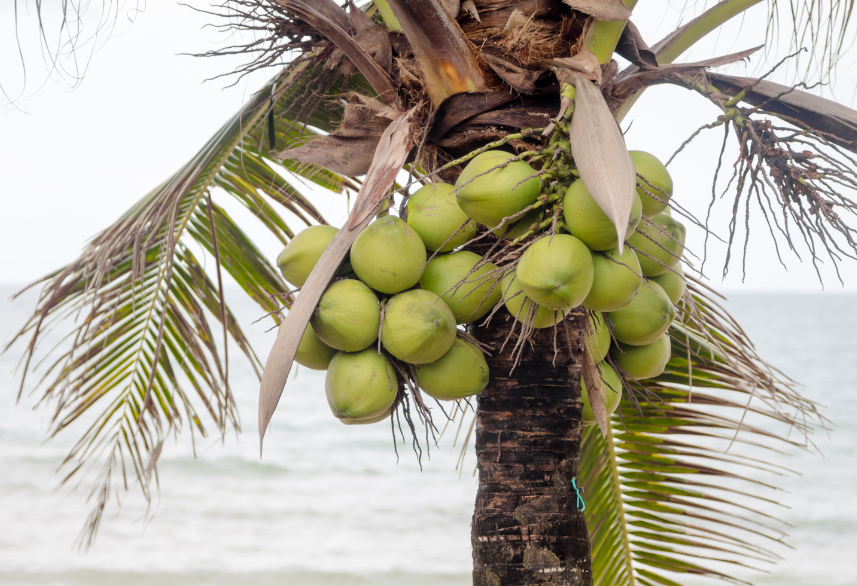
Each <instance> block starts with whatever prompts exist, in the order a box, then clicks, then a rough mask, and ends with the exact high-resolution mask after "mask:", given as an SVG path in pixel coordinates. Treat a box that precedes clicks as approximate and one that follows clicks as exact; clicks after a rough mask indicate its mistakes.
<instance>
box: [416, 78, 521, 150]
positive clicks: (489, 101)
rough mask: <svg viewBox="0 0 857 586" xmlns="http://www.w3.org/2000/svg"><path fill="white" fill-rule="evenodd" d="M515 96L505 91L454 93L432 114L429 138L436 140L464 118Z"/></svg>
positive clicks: (499, 104)
mask: <svg viewBox="0 0 857 586" xmlns="http://www.w3.org/2000/svg"><path fill="white" fill-rule="evenodd" d="M514 99H515V96H513V95H512V94H510V93H509V92H508V91H505V92H465V93H460V94H455V95H454V96H450V97H448V98H447V99H445V100H444V101H443V102H442V103H441V104H440V106H439V107H438V109H437V111H436V112H435V116H434V124H433V125H432V127H431V131H430V133H429V137H428V138H429V140H430V141H432V142H437V141H438V140H440V139H442V138H443V137H444V136H445V135H446V133H447V132H449V131H450V130H451V129H452V128H453V127H455V126H457V125H458V124H460V123H462V122H464V121H465V120H467V119H469V118H472V117H473V116H476V115H477V114H481V113H483V112H490V111H491V110H496V109H497V108H500V107H502V106H505V105H506V104H509V103H511V102H512V101H514Z"/></svg>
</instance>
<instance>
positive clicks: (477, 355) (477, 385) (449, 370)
mask: <svg viewBox="0 0 857 586" xmlns="http://www.w3.org/2000/svg"><path fill="white" fill-rule="evenodd" d="M415 370H416V373H417V382H418V383H419V385H420V388H421V389H422V390H424V391H425V392H426V393H427V394H428V395H429V396H430V397H434V398H435V399H438V400H440V401H454V400H456V399H462V398H464V397H470V396H471V395H478V394H479V393H481V392H482V391H483V390H485V387H487V386H488V364H487V363H486V362H485V356H484V355H483V354H482V351H481V350H480V349H479V348H477V347H476V346H474V345H473V344H471V343H469V342H465V341H464V340H462V339H460V338H456V339H455V341H454V342H453V343H452V347H451V348H450V349H449V351H448V352H447V353H446V354H444V355H443V356H441V357H440V358H439V359H438V360H435V361H434V362H432V363H430V364H419V365H417V367H416V369H415Z"/></svg>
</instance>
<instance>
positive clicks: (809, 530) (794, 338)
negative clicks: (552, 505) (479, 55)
mask: <svg viewBox="0 0 857 586" xmlns="http://www.w3.org/2000/svg"><path fill="white" fill-rule="evenodd" d="M11 292H12V291H11V290H8V289H7V290H0V295H2V299H0V335H2V341H3V342H4V343H5V342H6V341H7V340H8V339H9V338H10V337H11V335H12V334H13V333H14V331H16V329H17V328H18V327H20V325H21V324H22V323H23V321H24V319H25V318H26V317H27V314H28V312H29V311H30V310H31V308H32V305H33V303H34V299H35V298H34V297H33V296H32V295H30V296H24V297H23V298H22V299H20V300H17V301H15V302H11V301H9V300H8V296H9V294H10V293H11ZM228 297H230V298H231V300H232V302H233V304H234V309H235V311H236V313H237V314H238V315H239V317H240V318H241V320H242V324H243V325H244V327H245V331H246V332H247V334H248V336H249V338H250V339H251V341H252V342H253V343H254V345H255V347H256V349H257V351H258V352H259V355H260V356H261V357H262V359H263V361H264V357H265V356H266V355H267V352H268V350H269V348H270V346H271V344H272V343H273V340H274V336H275V332H271V331H267V330H268V329H269V328H270V323H267V324H266V323H259V324H256V325H250V322H251V321H253V319H254V318H255V317H259V315H258V314H259V313H260V312H259V310H258V309H256V308H254V306H253V305H252V304H251V303H248V302H246V301H245V300H244V298H243V297H242V294H241V293H240V292H238V291H234V292H230V293H229V294H228ZM855 305H857V297H855V296H846V295H809V296H793V295H735V296H733V297H732V298H731V299H730V301H729V303H728V308H729V309H730V311H731V312H732V313H733V314H734V315H735V317H736V318H738V320H739V322H740V323H741V324H742V326H743V327H744V329H745V330H746V331H747V333H748V334H749V335H750V337H751V338H752V339H753V340H754V341H755V343H756V345H757V348H758V350H759V352H760V354H761V355H762V356H763V357H764V358H765V359H767V360H768V361H770V362H771V363H773V364H775V365H777V366H779V367H781V368H782V369H783V370H784V371H785V372H786V374H788V375H790V376H791V377H793V378H795V379H796V380H798V381H799V382H801V383H803V384H804V385H805V388H804V391H805V393H806V394H807V396H808V397H809V398H811V399H813V400H815V401H818V402H819V403H822V404H824V405H826V406H827V408H826V409H825V410H824V413H825V414H826V415H827V416H828V417H829V418H830V419H831V420H832V422H833V423H834V424H835V426H836V427H835V428H834V430H833V431H832V432H831V433H830V434H829V435H828V434H826V433H821V434H818V435H816V436H815V438H814V441H815V442H816V446H817V448H818V450H819V451H821V452H822V453H823V456H822V455H818V454H810V453H804V452H800V451H796V450H790V452H789V454H788V455H783V456H778V457H776V458H773V461H774V463H776V464H780V465H783V466H786V467H788V468H790V469H793V470H796V471H798V472H800V473H802V476H787V477H784V478H776V479H771V478H768V479H767V480H775V481H776V482H777V483H779V485H780V486H782V487H783V488H785V489H786V490H787V491H788V492H786V493H780V495H781V496H780V497H779V498H780V500H781V502H782V504H784V505H785V506H786V507H788V508H782V509H780V510H778V511H776V513H777V514H778V515H779V516H780V517H781V518H783V519H784V520H785V521H786V522H788V523H789V524H790V525H791V527H787V528H786V532H787V533H789V537H788V539H787V541H788V543H789V545H790V546H792V547H794V549H788V548H787V547H785V546H781V547H780V546H777V545H774V550H775V551H776V552H777V553H779V554H780V555H782V556H783V557H784V558H785V561H783V562H781V563H780V564H778V565H776V566H773V567H771V568H770V573H769V574H761V573H758V572H749V571H744V570H740V569H739V570H736V575H738V576H740V577H743V578H748V579H751V580H753V581H754V582H755V583H757V584H760V585H773V584H776V585H780V586H797V585H801V586H803V585H807V584H825V585H826V586H845V585H850V584H857V570H855V569H854V564H853V549H854V547H855V545H857V504H855V500H854V497H855V488H854V487H855V486H857V467H855V464H857V458H855V456H856V455H857V447H855V446H857V422H855V421H857V337H855V332H857V309H855ZM21 351H22V349H21V347H20V346H17V347H15V348H13V350H11V351H10V352H7V353H6V354H4V355H2V356H0V584H2V585H19V584H20V585H25V584H27V585H31V584H38V585H57V586H60V585H62V586H84V585H86V586H100V585H128V586H137V585H140V586H143V585H147V586H148V585H155V584H158V585H162V584H168V585H175V586H190V585H194V586H196V585H199V586H202V585H227V584H228V585H248V586H257V585H258V586H263V585H268V584H270V585H274V584H277V585H285V584H288V585H289V586H293V585H308V586H311V585H337V586H358V585H359V586H363V585H366V586H368V585H372V586H376V585H377V586H386V585H394V584H395V585H415V586H422V585H425V586H429V585H431V586H459V585H461V586H463V585H466V584H470V567H471V552H470V518H471V515H472V510H473V503H474V497H475V492H476V479H475V477H474V475H473V471H474V464H475V460H474V456H473V453H472V446H471V450H470V452H469V453H468V454H467V455H466V457H465V460H464V464H463V466H461V467H459V469H458V470H457V469H456V462H457V460H458V457H459V449H460V445H461V440H460V438H459V442H458V445H456V446H454V445H453V438H454V435H455V433H454V432H455V430H454V429H447V431H446V433H445V435H444V436H443V438H442V439H441V441H440V442H439V446H434V445H432V446H431V451H430V453H424V454H423V457H422V470H421V469H420V464H419V463H418V461H417V458H416V456H415V454H414V452H413V449H412V446H411V444H410V437H409V436H406V438H407V439H408V442H407V443H406V444H403V443H402V440H401V438H400V439H399V444H398V457H397V455H396V453H395V452H394V449H393V440H392V436H391V429H390V427H389V426H388V425H386V424H379V425H371V426H345V425H342V424H340V423H339V422H337V421H336V420H335V419H334V418H333V417H332V416H331V415H330V411H329V409H328V406H327V403H326V400H325V398H324V389H323V373H317V372H313V371H309V370H306V369H298V372H297V373H296V376H295V378H293V380H291V381H290V382H289V384H288V386H287V389H286V392H285V393H284V395H283V398H282V399H281V400H280V404H279V407H278V409H277V412H276V414H275V416H274V419H273V423H272V426H271V429H270V430H269V432H268V435H267V437H266V440H265V451H264V456H263V457H262V458H261V459H260V458H259V444H258V428H257V425H256V409H257V395H258V381H257V379H256V378H255V376H254V375H253V373H252V370H251V369H250V368H249V366H248V365H247V364H246V363H245V362H244V361H243V360H242V359H241V358H240V357H236V353H237V351H236V350H235V348H234V346H233V347H232V354H231V355H232V362H231V370H230V374H231V380H232V386H233V390H234V392H235V395H236V398H237V403H238V406H239V409H240V413H241V417H242V419H241V426H242V431H241V433H240V434H235V433H230V434H229V435H228V436H227V437H226V438H219V437H209V438H197V441H196V456H194V450H193V447H192V445H191V442H190V436H189V435H188V434H187V433H186V430H185V432H184V433H181V434H180V435H179V437H178V439H177V440H172V439H171V440H169V441H168V442H167V444H166V446H165V448H164V451H163V455H162V456H161V458H160V464H159V468H158V470H159V473H158V479H159V487H160V488H159V490H158V491H157V493H156V495H155V497H154V499H153V502H152V503H151V505H150V506H149V507H147V506H146V504H145V503H144V502H143V501H142V499H141V498H140V497H139V496H138V494H137V492H136V490H137V487H136V486H132V487H131V491H130V492H129V493H128V494H124V493H120V496H121V498H122V506H121V508H119V507H117V506H116V505H115V502H112V503H111V505H110V506H109V507H108V510H107V513H106V515H105V518H104V520H103V524H102V528H101V531H100V532H99V534H98V538H97V541H96V543H95V545H94V546H93V547H92V548H91V550H90V551H89V552H88V553H85V554H81V553H79V552H78V550H77V549H76V548H75V539H76V537H77V536H78V533H79V531H80V529H81V527H82V526H83V524H84V522H85V519H86V516H87V514H88V512H89V508H90V506H91V503H87V502H86V497H87V491H88V488H89V486H90V484H89V482H90V481H91V479H92V477H91V476H90V477H88V478H87V479H86V480H84V482H83V483H82V484H81V485H80V486H79V487H78V488H77V489H76V490H72V489H73V488H74V485H66V486H63V487H58V485H59V480H60V476H58V475H57V474H56V470H57V468H58V467H59V465H60V463H61V462H62V459H63V457H64V456H65V454H66V453H67V452H68V450H69V448H70V447H71V446H72V444H73V442H74V440H75V439H76V436H75V434H74V432H75V431H77V432H78V433H79V430H71V431H72V433H66V434H61V435H60V436H59V437H57V438H55V439H52V440H50V441H46V436H45V432H46V430H47V426H48V423H49V421H48V413H46V412H45V411H43V410H35V411H34V410H33V409H32V407H33V406H34V404H35V402H36V399H37V397H35V396H30V395H27V393H26V390H27V389H25V395H24V397H23V398H22V399H21V401H19V402H18V403H17V404H16V401H15V396H16V393H17V385H18V380H19V379H18V376H17V375H16V374H15V373H14V369H15V367H16V364H17V361H18V358H19V357H20V355H21ZM34 380H35V379H34ZM28 388H30V387H28ZM421 439H422V442H421V443H422V447H423V450H425V448H426V442H425V438H421ZM696 583H698V582H696Z"/></svg>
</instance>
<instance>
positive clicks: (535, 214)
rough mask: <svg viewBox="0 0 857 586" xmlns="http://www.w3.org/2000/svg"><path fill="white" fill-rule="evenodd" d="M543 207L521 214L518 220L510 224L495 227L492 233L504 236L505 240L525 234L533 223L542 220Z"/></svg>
mask: <svg viewBox="0 0 857 586" xmlns="http://www.w3.org/2000/svg"><path fill="white" fill-rule="evenodd" d="M543 212H544V210H543V209H541V208H538V209H535V210H530V211H528V212H527V213H526V214H524V215H523V216H521V219H520V220H517V221H515V222H514V223H512V224H511V225H506V226H503V227H502V228H497V229H496V230H494V231H493V232H494V234H496V235H497V236H500V237H502V238H505V239H506V240H514V239H515V238H518V237H520V236H523V235H524V234H526V233H527V232H528V231H529V230H530V229H531V228H532V227H533V225H534V224H538V223H539V222H541V220H542V213H543Z"/></svg>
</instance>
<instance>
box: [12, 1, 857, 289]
mask: <svg viewBox="0 0 857 586" xmlns="http://www.w3.org/2000/svg"><path fill="white" fill-rule="evenodd" d="M192 3H193V4H194V5H197V6H201V7H205V4H204V3H201V2H198V1H197V2H192ZM12 4H13V3H12V2H4V3H2V4H0V85H2V87H3V89H4V90H5V91H6V92H7V94H10V95H11V97H12V98H14V99H15V107H11V106H8V105H7V106H6V107H5V108H0V169H2V171H3V174H2V175H3V185H2V187H0V200H2V208H0V250H3V251H4V254H2V255H0V284H23V283H25V282H29V281H32V280H34V279H36V278H38V277H39V276H41V275H43V274H45V273H46V272H49V271H51V270H53V269H56V268H58V267H60V266H61V265H62V264H64V263H65V262H67V261H69V260H71V259H72V258H73V257H74V256H75V255H76V253H77V252H78V251H79V250H80V248H81V247H82V246H83V244H84V243H85V241H86V240H87V239H88V238H89V237H91V236H92V235H94V234H95V233H96V232H98V231H99V230H100V229H102V228H103V227H105V226H107V225H108V224H109V223H110V222H112V221H113V220H114V219H115V218H116V217H117V216H118V215H120V214H121V213H122V212H123V211H125V210H126V209H127V208H128V207H130V206H131V205H132V204H133V203H134V202H135V201H136V200H138V199H139V198H140V197H142V196H143V195H144V194H145V193H146V192H147V191H149V190H150V189H151V188H152V187H154V186H155V185H157V184H159V183H160V182H161V181H163V180H164V179H165V178H166V177H168V176H169V175H170V174H171V173H173V172H175V171H176V170H177V169H178V168H179V167H180V166H181V165H182V164H183V163H184V162H185V161H186V160H188V159H189V158H190V157H191V156H193V154H194V153H195V152H196V151H197V150H198V149H199V148H200V147H201V146H202V145H203V143H204V142H205V141H206V140H207V139H208V138H209V137H210V136H211V135H212V134H213V133H214V132H215V131H216V130H217V129H218V128H219V127H220V125H221V124H222V123H223V122H225V121H226V120H227V119H228V118H229V116H230V115H231V114H233V113H234V112H235V111H236V110H238V109H239V108H240V106H241V104H242V103H243V101H244V100H245V98H246V97H248V96H249V95H250V94H251V93H252V92H253V91H254V90H255V89H257V88H258V87H260V86H261V85H262V84H263V83H264V82H265V80H266V79H267V78H268V77H270V76H272V75H273V74H274V70H271V71H270V72H264V73H261V74H255V75H253V76H251V77H249V78H247V79H245V80H243V81H241V82H240V83H239V84H238V85H237V86H235V87H233V88H225V87H224V86H226V85H227V84H228V83H232V81H234V80H231V79H230V80H227V81H224V80H215V81H210V82H206V83H203V81H204V80H205V79H206V78H209V77H212V76H214V75H217V74H219V73H224V72H227V71H229V70H231V69H232V68H234V67H235V66H236V65H237V64H239V63H241V62H242V60H241V59H240V58H237V59H231V58H230V59H227V58H213V59H199V58H193V57H187V56H180V55H179V53H198V52H202V51H206V50H209V49H212V48H215V47H217V46H221V45H222V44H223V42H224V41H225V40H227V39H225V37H224V35H223V34H222V33H217V32H216V31H213V30H212V29H210V28H209V29H203V28H202V27H203V25H205V24H206V23H207V22H210V21H211V20H212V18H213V17H210V16H207V15H202V14H199V13H195V12H193V11H192V10H190V9H189V8H186V7H183V6H179V5H178V4H177V3H176V2H173V1H161V2H157V3H155V2H152V3H149V4H148V5H147V6H145V7H143V8H144V10H143V11H142V12H141V11H137V10H135V8H134V6H133V2H132V3H131V4H127V5H125V6H124V7H123V8H122V9H121V10H120V12H119V14H118V18H117V19H116V26H115V28H114V30H113V32H112V34H110V35H109V39H108V35H103V36H102V38H101V39H100V41H99V44H98V47H99V48H98V50H97V51H95V52H94V54H90V53H91V45H90V46H85V47H83V48H82V49H78V52H77V57H78V62H79V63H81V64H82V65H84V66H87V68H86V71H85V76H84V79H83V81H82V82H81V83H80V84H78V85H77V86H76V87H73V88H72V87H71V85H70V83H69V77H68V76H67V75H66V76H60V75H57V74H56V73H54V74H52V75H48V74H47V73H46V69H45V67H44V65H43V61H42V59H41V53H40V52H39V47H38V45H37V44H35V43H34V35H33V34H32V32H33V30H34V29H33V26H32V25H33V23H34V21H33V18H32V15H31V14H30V15H28V14H26V10H25V9H24V8H19V12H20V13H21V14H19V19H20V22H21V23H22V24H21V27H20V29H21V31H22V43H23V45H24V49H25V52H26V55H27V57H28V58H27V64H28V78H27V83H26V86H24V83H23V78H22V70H21V62H20V59H19V58H18V57H17V47H16V45H15V36H14V33H15V28H14V13H13V7H12ZM19 4H32V2H29V3H28V2H26V1H19ZM95 4H100V3H95ZM679 4H681V3H679ZM57 6H58V2H55V3H52V4H49V5H48V6H47V7H46V9H51V8H56V7H57ZM641 6H642V7H643V8H647V9H650V12H647V13H643V14H640V15H638V16H637V17H636V18H635V21H636V22H637V25H638V27H639V28H640V30H641V31H642V33H643V35H644V37H645V38H646V39H647V40H648V41H649V42H650V43H651V44H653V43H654V42H655V41H657V40H658V39H659V38H661V37H662V36H663V35H664V34H666V33H667V32H669V30H671V29H672V28H673V27H674V24H675V23H676V22H677V20H678V18H679V12H678V9H673V8H670V7H669V4H668V3H667V2H664V1H663V0H651V1H650V2H647V3H641ZM657 6H663V11H662V12H658V10H657V8H656V7H657ZM765 11H766V9H765V7H764V5H761V6H758V7H756V8H754V9H752V12H751V14H750V15H749V16H748V17H747V18H746V20H745V21H744V22H743V23H735V24H734V26H730V27H728V28H727V29H726V30H724V31H723V32H721V33H720V34H719V35H711V37H712V38H710V39H708V40H707V41H706V42H705V43H703V44H702V45H700V46H698V47H697V48H695V49H694V50H693V51H692V52H691V53H689V54H688V55H685V56H684V57H683V58H682V59H681V60H700V59H704V58H707V57H711V56H713V55H715V54H724V53H729V52H733V51H737V50H741V49H745V48H749V47H753V46H756V45H760V44H762V43H763V42H764V40H765V27H764V19H765V16H766V13H765ZM688 17H689V16H687V17H686V18H688ZM130 19H133V21H134V22H133V23H131V22H130ZM104 41H106V42H104ZM786 53H787V51H785V50H782V51H778V52H777V54H776V55H773V56H772V58H771V59H772V60H773V61H775V60H776V59H778V58H780V57H782V56H784V55H785V54H786ZM763 61H764V56H761V57H759V58H755V59H754V60H753V62H752V63H751V64H750V65H749V66H745V65H737V66H734V67H732V68H731V69H730V70H729V72H732V73H735V74H738V75H741V74H751V73H753V72H755V71H757V69H758V70H761V71H764V70H765V68H764V66H763ZM853 62H854V59H853V54H849V56H848V58H847V59H846V62H845V63H844V64H843V65H844V66H843V67H842V68H841V73H840V78H839V79H837V80H836V84H834V85H833V86H832V87H829V88H827V89H826V90H825V92H826V93H827V95H830V93H831V92H833V91H835V95H836V97H837V98H838V100H839V101H840V102H843V103H845V104H848V105H851V104H852V103H853V102H854V87H855V80H857V72H855V70H854V68H853V67H851V66H852V64H853ZM66 63H68V61H66ZM849 70H850V71H849ZM779 79H780V80H783V77H782V76H781V77H780V78H779ZM2 99H3V98H2V96H0V100H2ZM718 113H719V112H718V110H717V109H716V108H715V107H714V106H713V105H711V104H709V103H707V102H706V101H705V100H703V99H702V98H700V97H697V96H695V95H693V94H691V93H689V92H687V91H685V90H682V89H679V88H674V87H667V86H659V87H655V88H652V89H650V90H648V92H647V93H646V94H645V96H644V97H643V98H642V99H641V100H640V101H639V103H638V104H637V105H636V106H635V108H634V109H633V111H632V112H631V114H630V115H629V117H628V118H627V119H626V121H625V124H624V125H623V126H627V124H628V123H629V122H631V121H633V124H632V126H631V129H630V131H629V132H628V133H627V135H626V139H627V142H628V146H629V148H632V149H641V150H647V151H650V152H652V153H654V154H655V155H657V156H658V157H661V158H662V160H666V159H667V158H669V156H670V155H671V154H672V152H673V151H674V150H675V149H676V148H677V147H678V146H679V145H680V144H681V143H682V141H683V140H684V139H685V138H686V137H687V136H689V135H690V134H691V133H692V132H693V131H694V130H695V129H696V128H698V127H699V126H701V125H703V124H706V123H708V122H711V121H713V120H714V119H716V117H717V115H718ZM721 139H722V134H721V130H719V129H718V130H715V131H712V132H711V133H710V134H708V135H703V136H702V137H700V138H699V139H697V142H695V143H694V145H692V146H691V147H690V148H689V149H688V150H686V151H685V153H683V154H682V155H681V156H680V157H679V158H677V159H676V161H675V162H674V163H673V164H672V165H671V166H670V171H671V173H672V174H673V177H674V180H675V185H676V189H675V197H676V198H677V199H678V200H679V201H680V202H681V204H682V205H683V206H685V207H687V208H689V209H691V210H693V211H694V212H695V213H696V214H697V216H698V217H701V218H704V216H705V211H706V209H707V207H708V203H709V200H710V194H711V177H712V176H713V171H714V166H715V164H716V155H717V152H718V151H719V148H720V141H721ZM735 152H736V146H735V144H734V143H730V145H729V146H728V147H727V151H726V161H728V162H729V164H731V161H732V160H734V156H735ZM312 198H313V200H314V201H315V203H316V205H317V206H318V207H319V209H320V210H321V211H322V213H324V214H325V215H326V216H327V217H328V219H329V221H331V223H337V222H341V221H342V219H344V217H345V202H344V197H343V196H337V195H327V194H315V195H313V196H312ZM226 199H227V198H226V197H223V196H221V200H220V201H221V203H224V200H226ZM227 208H228V209H230V210H232V209H234V208H233V207H232V206H229V205H228V204H227ZM730 210H731V202H730V201H728V198H727V201H723V202H720V203H719V205H718V206H716V207H715V212H714V214H713V216H712V218H713V222H712V226H713V227H714V230H715V232H717V233H718V234H721V235H724V236H725V234H726V227H727V225H728V219H729V212H730ZM755 211H756V213H755V214H754V220H753V221H752V222H751V233H752V234H753V237H751V240H750V248H749V254H748V275H747V278H746V282H745V283H744V284H743V285H742V283H741V266H740V254H741V248H742V247H743V236H742V238H741V240H739V241H738V242H737V245H736V250H735V252H734V253H733V254H737V255H738V258H739V262H737V263H736V264H734V265H733V266H732V268H731V272H730V274H729V276H728V277H727V279H726V280H725V281H723V282H721V279H720V269H721V268H722V263H723V258H724V252H725V249H724V247H723V246H713V247H710V248H709V261H708V264H707V265H706V273H707V275H708V276H709V277H710V278H711V279H712V281H713V283H714V284H715V285H716V286H717V287H718V288H719V289H721V290H724V291H737V290H741V291H757V290H765V291H820V290H821V288H820V286H819V284H818V281H817V279H816V277H815V272H814V270H813V269H812V267H811V265H810V264H809V263H808V262H803V263H801V262H800V261H799V260H798V259H797V258H796V257H795V256H794V255H793V254H785V255H784V258H785V260H786V264H787V266H788V272H786V271H785V270H784V269H783V268H782V267H781V266H780V264H779V262H778V261H777V259H776V256H775V253H774V249H773V246H772V245H771V242H770V238H769V237H768V236H767V226H766V225H765V223H764V220H763V219H762V217H761V215H760V214H759V213H758V209H757V210H755ZM239 214H240V212H239ZM242 218H243V216H242ZM855 220H857V218H855V219H852V220H851V222H852V224H857V221H855ZM742 223H743V221H742ZM685 224H686V225H687V226H688V248H689V249H690V250H691V251H693V252H695V253H696V254H698V255H701V254H702V242H703V238H704V234H703V231H702V230H701V229H699V228H695V227H693V226H691V224H690V222H688V221H685ZM251 234H252V235H253V237H254V239H258V240H257V244H258V245H259V246H260V247H261V248H262V250H264V251H265V253H266V254H269V255H270V257H271V258H273V257H275V256H276V254H277V253H278V252H279V245H278V244H277V243H276V242H275V241H274V240H273V238H265V235H264V234H260V235H257V232H251ZM800 252H801V253H802V256H804V259H805V260H806V259H807V256H806V254H804V253H805V251H804V250H800ZM828 264H829V263H828ZM841 271H842V275H843V279H844V280H845V284H846V287H845V289H846V290H847V291H850V292H854V291H857V262H856V261H846V262H845V263H844V264H843V265H842V267H841ZM823 272H824V274H825V284H826V289H827V290H828V291H833V292H835V291H842V290H843V289H842V287H841V286H840V285H839V283H838V282H837V281H836V279H835V277H834V276H833V272H832V270H831V269H830V267H829V266H826V267H825V268H824V269H823Z"/></svg>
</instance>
